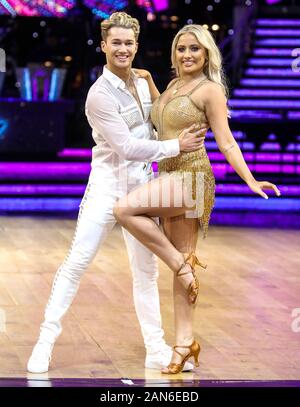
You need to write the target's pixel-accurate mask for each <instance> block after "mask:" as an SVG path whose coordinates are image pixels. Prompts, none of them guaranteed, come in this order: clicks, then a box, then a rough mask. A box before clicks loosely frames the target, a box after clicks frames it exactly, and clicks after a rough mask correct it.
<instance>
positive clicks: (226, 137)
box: [194, 83, 280, 199]
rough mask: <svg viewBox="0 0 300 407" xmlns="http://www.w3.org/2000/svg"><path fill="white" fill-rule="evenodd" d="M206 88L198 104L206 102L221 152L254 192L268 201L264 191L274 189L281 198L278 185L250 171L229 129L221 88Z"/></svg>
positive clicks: (206, 109)
mask: <svg viewBox="0 0 300 407" xmlns="http://www.w3.org/2000/svg"><path fill="white" fill-rule="evenodd" d="M204 86H205V87H204ZM204 86H203V91H204V93H203V92H201V95H202V96H201V99H202V100H201V101H200V100H198V103H199V104H203V102H204V107H205V113H206V116H207V119H208V121H209V123H210V127H211V129H212V132H213V133H214V136H215V139H216V142H217V145H218V147H219V150H220V151H221V152H222V153H223V155H224V156H225V158H226V160H227V161H228V162H229V164H230V165H231V166H232V167H233V169H234V170H235V171H236V173H237V174H238V175H239V176H240V177H241V178H242V179H243V180H244V181H245V182H246V184H247V185H248V186H249V188H250V189H251V190H252V191H253V192H255V193H257V194H259V195H261V196H262V197H263V198H265V199H268V196H267V194H265V193H264V192H263V189H273V190H274V191H275V193H276V195H277V196H280V191H279V190H278V188H277V187H276V185H274V184H271V183H270V182H268V181H257V180H256V179H255V178H254V177H253V175H252V173H251V171H250V170H249V168H248V166H247V164H246V162H245V160H244V157H243V155H242V152H241V150H240V148H239V145H238V143H237V142H236V141H235V139H234V137H233V135H232V133H231V130H230V128H229V125H228V118H227V104H226V98H225V95H224V93H223V91H222V89H221V87H220V86H219V85H218V84H215V83H210V84H208V85H204ZM194 97H195V101H196V102H197V97H198V98H199V97H200V92H199V93H198V92H196V94H195V96H194ZM203 99H204V100H203Z"/></svg>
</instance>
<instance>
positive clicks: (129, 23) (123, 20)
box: [101, 11, 140, 41]
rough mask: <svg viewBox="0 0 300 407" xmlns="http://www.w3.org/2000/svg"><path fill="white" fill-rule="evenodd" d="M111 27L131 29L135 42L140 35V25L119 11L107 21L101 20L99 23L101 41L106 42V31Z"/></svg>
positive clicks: (134, 19)
mask: <svg viewBox="0 0 300 407" xmlns="http://www.w3.org/2000/svg"><path fill="white" fill-rule="evenodd" d="M112 27H122V28H131V29H132V30H133V32H134V37H135V39H136V41H137V40H138V37H139V33H140V24H139V22H138V20H137V19H136V18H133V17H131V16H130V15H129V14H127V13H124V12H123V11H119V12H116V13H113V14H112V15H111V16H110V17H109V18H108V19H107V20H103V21H102V23H101V37H102V39H103V41H106V39H107V36H108V31H109V30H110V29H111V28H112Z"/></svg>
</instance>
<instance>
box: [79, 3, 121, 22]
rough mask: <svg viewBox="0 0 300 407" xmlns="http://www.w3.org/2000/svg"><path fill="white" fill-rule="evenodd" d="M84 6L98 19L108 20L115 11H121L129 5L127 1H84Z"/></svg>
mask: <svg viewBox="0 0 300 407" xmlns="http://www.w3.org/2000/svg"><path fill="white" fill-rule="evenodd" d="M84 4H85V5H86V6H87V7H88V8H90V9H91V10H92V13H93V14H94V15H95V16H96V17H98V18H103V19H106V18H108V17H109V16H110V15H111V14H112V13H114V12H115V11H120V10H122V9H124V8H125V7H126V6H127V5H128V1H126V0H124V1H123V0H84Z"/></svg>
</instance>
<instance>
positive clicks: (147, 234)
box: [114, 175, 194, 289]
mask: <svg viewBox="0 0 300 407" xmlns="http://www.w3.org/2000/svg"><path fill="white" fill-rule="evenodd" d="M186 202H189V196H188V192H187V191H186V190H185V188H183V186H182V180H181V177H179V176H171V177H170V176H168V175H166V176H161V177H159V178H157V179H154V180H152V181H150V182H149V183H147V184H145V185H143V186H141V187H139V188H137V189H135V190H134V191H132V192H131V193H129V194H128V195H127V196H126V197H124V198H121V199H120V200H119V201H118V203H117V204H116V205H115V207H114V215H115V218H116V219H117V221H118V222H119V223H120V224H121V225H122V226H123V227H124V228H125V229H127V230H128V231H129V232H130V233H131V234H132V235H133V236H134V237H135V238H136V239H138V240H139V241H140V242H141V243H142V244H144V245H145V246H146V247H147V248H148V249H150V250H151V251H152V252H153V253H154V254H156V255H157V256H158V257H159V258H160V259H161V260H162V261H164V262H165V263H166V264H167V265H168V266H169V268H170V269H171V270H173V271H174V272H176V271H177V270H178V269H179V268H180V267H181V265H182V264H183V262H184V257H183V254H182V253H181V252H180V251H179V250H177V249H176V247H174V245H173V244H172V243H171V242H170V241H169V239H168V238H167V237H166V235H165V234H164V233H163V232H162V231H161V230H160V228H159V227H158V225H157V224H156V223H155V222H154V221H153V219H152V217H160V218H170V217H176V216H180V215H183V216H184V215H185V212H186V211H187V210H191V208H188V207H187V205H186ZM185 268H187V269H185ZM190 270H191V268H190V266H189V265H188V264H187V265H186V266H184V268H183V269H182V271H181V274H183V273H184V272H185V271H190ZM179 281H180V282H181V284H182V285H183V286H184V287H185V288H186V289H187V288H188V286H189V285H190V283H191V282H193V281H194V277H193V275H192V273H188V274H185V275H184V276H182V277H180V278H179Z"/></svg>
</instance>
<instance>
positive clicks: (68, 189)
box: [0, 183, 300, 197]
mask: <svg viewBox="0 0 300 407" xmlns="http://www.w3.org/2000/svg"><path fill="white" fill-rule="evenodd" d="M279 188H280V191H281V193H282V196H298V197H299V196H300V186H299V185H280V186H279ZM85 189H86V185H85V184H82V185H61V184H57V185H53V184H51V185H48V184H44V185H36V184H29V185H24V184H21V185H11V184H10V185H0V195H10V196H20V195H32V196H34V195H56V196H68V195H69V196H70V197H71V196H76V195H78V196H83V194H84V192H85ZM216 193H217V194H221V195H232V194H236V195H249V194H252V191H251V190H250V188H249V187H248V186H247V185H243V184H222V183H217V185H216Z"/></svg>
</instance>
